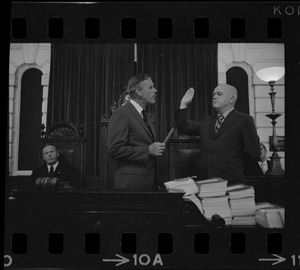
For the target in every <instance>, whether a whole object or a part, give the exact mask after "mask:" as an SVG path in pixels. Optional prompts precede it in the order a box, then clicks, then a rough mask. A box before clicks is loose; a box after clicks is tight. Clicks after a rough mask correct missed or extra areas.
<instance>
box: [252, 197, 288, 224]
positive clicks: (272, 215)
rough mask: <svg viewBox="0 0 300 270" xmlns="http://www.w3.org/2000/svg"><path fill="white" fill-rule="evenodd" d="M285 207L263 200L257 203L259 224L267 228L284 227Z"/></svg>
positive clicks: (256, 216)
mask: <svg viewBox="0 0 300 270" xmlns="http://www.w3.org/2000/svg"><path fill="white" fill-rule="evenodd" d="M284 212H285V211H284V207H281V206H279V205H275V204H271V203H268V202H262V203H257V204H256V211H255V219H256V222H257V224H259V225H260V226H262V227H265V228H284V222H285V215H284V214H285V213H284Z"/></svg>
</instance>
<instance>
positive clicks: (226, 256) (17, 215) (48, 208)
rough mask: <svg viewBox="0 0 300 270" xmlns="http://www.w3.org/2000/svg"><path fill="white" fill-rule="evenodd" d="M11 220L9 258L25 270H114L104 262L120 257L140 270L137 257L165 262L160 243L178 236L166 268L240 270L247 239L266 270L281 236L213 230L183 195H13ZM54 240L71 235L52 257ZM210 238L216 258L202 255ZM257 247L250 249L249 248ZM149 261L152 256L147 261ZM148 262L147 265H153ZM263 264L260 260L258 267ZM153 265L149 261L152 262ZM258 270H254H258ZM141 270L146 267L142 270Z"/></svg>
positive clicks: (242, 229)
mask: <svg viewBox="0 0 300 270" xmlns="http://www.w3.org/2000/svg"><path fill="white" fill-rule="evenodd" d="M9 198H10V199H9V200H8V201H7V204H6V215H5V253H4V254H6V255H9V256H10V257H11V258H12V261H13V264H12V267H14V268H18V269H24V268H45V267H47V268H64V267H65V268H84V269H87V268H95V267H96V268H97V269H99V268H101V269H102V268H108V267H109V269H111V268H112V267H114V266H115V264H108V263H106V262H104V261H103V259H104V258H106V259H112V258H115V256H116V255H115V254H120V255H121V256H124V257H126V258H129V259H130V262H129V263H128V264H127V265H125V266H127V267H128V268H127V269H132V268H134V267H135V266H137V265H135V264H134V257H133V256H141V255H142V254H147V256H149V258H150V259H151V263H152V262H153V261H154V256H157V254H158V243H157V239H158V235H159V234H161V233H168V234H171V236H172V239H173V240H172V243H173V251H172V252H171V254H161V255H159V256H161V260H162V262H163V265H164V267H166V268H173V267H176V268H181V269H182V268H184V269H186V268H189V267H192V266H193V265H195V263H196V264H201V265H202V266H203V267H204V266H206V267H208V268H209V267H213V268H214V267H215V268H220V267H222V266H224V265H226V266H228V267H229V268H232V267H234V264H233V263H234V261H232V260H230V258H231V256H232V254H231V252H230V244H229V242H228V241H229V240H230V236H231V234H232V233H235V232H237V233H240V232H243V233H245V235H246V238H247V253H246V255H247V256H244V257H243V258H245V261H244V262H243V263H244V264H245V265H247V266H248V267H249V266H254V268H255V267H258V266H259V265H260V264H258V263H257V258H258V256H261V254H263V252H265V239H266V234H267V233H268V232H271V231H275V230H266V229H262V228H260V229H255V227H252V228H249V227H248V228H245V227H240V228H236V227H228V228H223V229H217V228H216V227H214V226H211V224H210V223H208V222H207V221H206V220H205V219H204V218H203V216H201V215H200V213H199V211H198V209H197V207H196V206H195V205H193V204H192V203H189V202H185V201H184V200H183V199H182V194H170V193H166V192H155V193H151V192H144V193H132V192H109V191H95V190H86V189H85V190H83V189H73V190H66V191H56V192H40V191H37V190H24V191H13V192H12V193H10V194H9ZM15 233H24V234H26V237H27V242H28V248H27V253H26V254H13V253H12V250H11V237H12V235H13V234H15ZM51 233H60V234H63V253H62V254H58V255H53V254H50V253H49V251H48V238H49V234H51ZM87 233H94V234H98V235H99V236H100V251H99V252H98V253H97V254H86V253H85V236H86V234H87ZM124 233H134V234H135V235H136V238H137V242H136V246H137V250H136V252H135V254H124V253H122V245H121V238H122V235H123V234H124ZM198 233H201V234H208V235H209V251H210V252H209V253H208V254H205V256H203V255H201V254H196V253H195V251H194V237H195V235H196V234H198ZM248 246H249V248H248ZM145 256H146V255H145ZM145 256H144V259H145ZM253 258H255V259H253ZM144 261H145V260H143V262H144ZM253 263H254V265H253ZM139 266H141V265H139Z"/></svg>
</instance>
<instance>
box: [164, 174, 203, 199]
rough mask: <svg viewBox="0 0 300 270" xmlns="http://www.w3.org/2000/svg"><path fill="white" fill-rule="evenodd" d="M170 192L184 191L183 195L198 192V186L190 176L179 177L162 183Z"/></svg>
mask: <svg viewBox="0 0 300 270" xmlns="http://www.w3.org/2000/svg"><path fill="white" fill-rule="evenodd" d="M164 185H165V187H166V189H167V191H168V192H170V193H185V195H189V194H195V193H198V187H197V185H196V184H195V181H194V180H193V179H192V178H188V177H187V178H180V179H175V180H173V181H168V182H165V183H164Z"/></svg>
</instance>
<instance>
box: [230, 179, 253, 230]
mask: <svg viewBox="0 0 300 270" xmlns="http://www.w3.org/2000/svg"><path fill="white" fill-rule="evenodd" d="M227 195H228V196H229V205H230V209H231V214H232V217H233V223H232V224H234V225H255V224H256V219H255V192H254V188H253V187H252V186H248V185H244V184H235V185H230V186H228V187H227Z"/></svg>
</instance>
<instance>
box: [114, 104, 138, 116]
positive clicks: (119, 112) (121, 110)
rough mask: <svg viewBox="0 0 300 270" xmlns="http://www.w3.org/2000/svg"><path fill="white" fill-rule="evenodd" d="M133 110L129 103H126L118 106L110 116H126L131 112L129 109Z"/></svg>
mask: <svg viewBox="0 0 300 270" xmlns="http://www.w3.org/2000/svg"><path fill="white" fill-rule="evenodd" d="M132 108H134V107H133V105H132V104H130V102H127V103H126V104H125V105H122V106H120V107H119V108H117V109H116V110H115V111H114V112H113V114H112V115H123V114H127V113H129V112H130V111H131V109H132Z"/></svg>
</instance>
